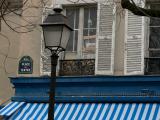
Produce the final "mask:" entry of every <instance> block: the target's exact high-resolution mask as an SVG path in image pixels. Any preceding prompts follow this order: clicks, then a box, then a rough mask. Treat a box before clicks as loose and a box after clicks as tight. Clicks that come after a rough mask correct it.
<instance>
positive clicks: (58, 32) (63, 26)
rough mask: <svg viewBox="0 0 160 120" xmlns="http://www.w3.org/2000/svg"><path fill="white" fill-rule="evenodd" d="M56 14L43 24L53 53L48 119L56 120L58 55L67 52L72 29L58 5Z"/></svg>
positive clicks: (47, 42) (46, 41) (46, 39)
mask: <svg viewBox="0 0 160 120" xmlns="http://www.w3.org/2000/svg"><path fill="white" fill-rule="evenodd" d="M53 10H54V12H55V13H54V14H49V15H48V17H47V18H46V19H45V20H44V22H43V24H41V26H42V29H43V36H44V43H45V48H47V49H49V50H50V51H51V81H50V92H49V109H48V119H49V120H54V104H55V87H56V66H57V61H58V57H59V56H58V54H59V53H60V52H62V51H65V49H66V46H67V43H68V40H69V37H70V33H71V31H72V28H71V27H70V26H69V25H68V19H67V17H66V16H64V15H62V14H61V11H62V7H61V6H60V5H57V6H56V7H55V8H54V9H53Z"/></svg>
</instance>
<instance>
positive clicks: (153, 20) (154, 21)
mask: <svg viewBox="0 0 160 120" xmlns="http://www.w3.org/2000/svg"><path fill="white" fill-rule="evenodd" d="M150 26H160V18H151V19H150Z"/></svg>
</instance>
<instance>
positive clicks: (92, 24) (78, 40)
mask: <svg viewBox="0 0 160 120" xmlns="http://www.w3.org/2000/svg"><path fill="white" fill-rule="evenodd" d="M66 16H67V17H68V18H69V23H70V26H71V27H72V28H73V29H74V31H73V32H72V34H71V37H70V39H69V42H68V45H67V49H66V50H67V51H70V52H79V51H81V53H79V54H82V58H94V57H95V43H96V25H97V7H96V6H95V5H94V6H93V5H91V6H88V5H87V6H81V7H67V8H66ZM80 16H81V17H80ZM82 16H83V17H82ZM80 44H81V45H80ZM78 50H79V51H78ZM77 54H78V53H77Z"/></svg>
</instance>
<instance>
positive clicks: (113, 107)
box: [0, 102, 160, 120]
mask: <svg viewBox="0 0 160 120" xmlns="http://www.w3.org/2000/svg"><path fill="white" fill-rule="evenodd" d="M13 104H14V102H12V103H10V104H8V105H7V106H6V107H4V108H3V109H2V110H0V115H2V116H9V117H8V119H10V120H47V119H48V104H46V103H23V102H22V103H19V105H17V106H20V107H16V106H15V105H13ZM15 104H17V102H15ZM9 106H10V107H9ZM5 111H7V112H5ZM13 111H14V112H13ZM8 113H10V114H8ZM54 115H55V120H131V119H134V120H139V119H141V120H159V119H160V104H158V103H57V104H55V113H54Z"/></svg>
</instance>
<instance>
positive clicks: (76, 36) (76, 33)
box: [74, 30, 78, 51]
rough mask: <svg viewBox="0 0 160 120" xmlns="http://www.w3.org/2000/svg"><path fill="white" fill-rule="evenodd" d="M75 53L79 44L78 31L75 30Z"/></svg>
mask: <svg viewBox="0 0 160 120" xmlns="http://www.w3.org/2000/svg"><path fill="white" fill-rule="evenodd" d="M74 38H75V40H74V51H77V42H78V30H75V36H74Z"/></svg>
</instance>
